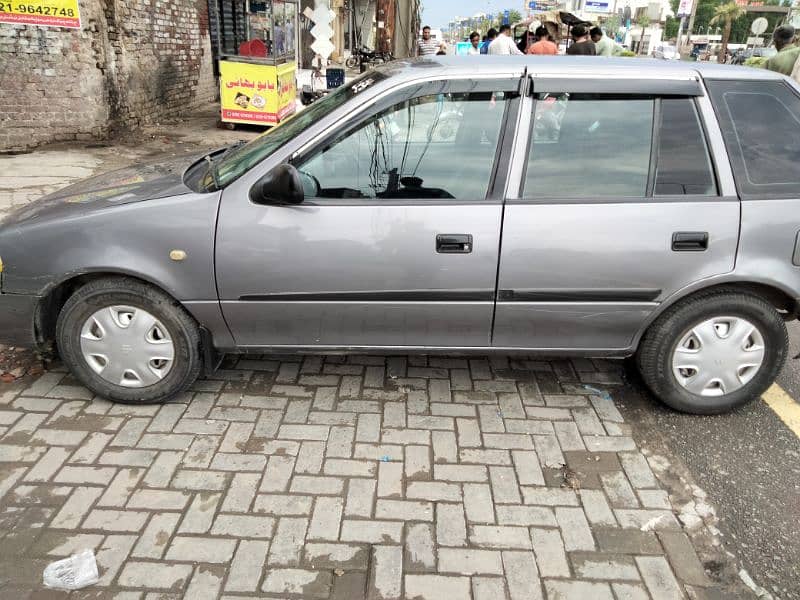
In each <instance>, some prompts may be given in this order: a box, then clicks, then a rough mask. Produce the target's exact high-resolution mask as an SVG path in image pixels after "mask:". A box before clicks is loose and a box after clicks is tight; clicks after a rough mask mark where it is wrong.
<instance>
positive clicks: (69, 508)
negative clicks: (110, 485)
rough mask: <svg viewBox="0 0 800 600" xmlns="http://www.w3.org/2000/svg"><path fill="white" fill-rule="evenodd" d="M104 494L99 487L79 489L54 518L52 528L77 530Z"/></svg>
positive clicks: (76, 489) (51, 523)
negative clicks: (96, 501) (95, 502)
mask: <svg viewBox="0 0 800 600" xmlns="http://www.w3.org/2000/svg"><path fill="white" fill-rule="evenodd" d="M102 493H103V488H99V487H77V488H75V489H74V490H73V492H72V494H71V495H70V497H69V498H68V499H67V501H66V502H65V503H64V505H63V506H62V507H61V510H59V511H58V512H57V513H56V516H55V517H53V520H52V521H51V522H50V527H55V528H56V529H76V528H77V527H78V525H80V522H81V521H82V520H83V517H84V516H85V515H86V513H88V512H89V510H91V508H92V505H93V504H94V501H95V500H97V499H98V498H99V497H100V495H101V494H102Z"/></svg>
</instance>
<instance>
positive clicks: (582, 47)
mask: <svg viewBox="0 0 800 600" xmlns="http://www.w3.org/2000/svg"><path fill="white" fill-rule="evenodd" d="M567 54H569V55H572V56H576V55H578V56H580V55H583V56H597V50H596V49H595V47H594V42H592V40H590V39H589V30H587V29H586V27H585V26H584V25H575V27H573V28H572V44H570V47H569V48H567Z"/></svg>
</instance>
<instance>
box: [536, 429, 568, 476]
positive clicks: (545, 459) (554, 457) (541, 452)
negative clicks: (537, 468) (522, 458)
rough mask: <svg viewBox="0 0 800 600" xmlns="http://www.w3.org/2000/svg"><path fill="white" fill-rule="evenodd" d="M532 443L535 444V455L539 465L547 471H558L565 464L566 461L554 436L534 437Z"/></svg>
mask: <svg viewBox="0 0 800 600" xmlns="http://www.w3.org/2000/svg"><path fill="white" fill-rule="evenodd" d="M533 442H534V444H536V454H537V455H538V456H539V463H540V464H541V466H542V467H544V468H548V469H558V468H559V467H561V465H563V464H566V462H567V461H566V459H565V458H564V455H563V454H562V453H561V447H560V446H559V445H558V438H556V436H554V435H534V436H533Z"/></svg>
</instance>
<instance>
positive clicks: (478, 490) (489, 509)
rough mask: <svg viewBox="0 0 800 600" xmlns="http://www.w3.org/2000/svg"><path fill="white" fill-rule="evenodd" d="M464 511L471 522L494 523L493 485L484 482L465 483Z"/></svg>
mask: <svg viewBox="0 0 800 600" xmlns="http://www.w3.org/2000/svg"><path fill="white" fill-rule="evenodd" d="M464 512H465V513H466V516H467V521H468V522H469V523H483V524H486V523H494V518H495V517H494V504H493V502H492V490H491V487H489V485H487V484H483V483H465V484H464Z"/></svg>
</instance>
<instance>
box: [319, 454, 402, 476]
mask: <svg viewBox="0 0 800 600" xmlns="http://www.w3.org/2000/svg"><path fill="white" fill-rule="evenodd" d="M398 464H399V463H398ZM400 467H401V468H402V465H400ZM377 470H378V469H377V465H376V463H374V462H372V461H366V460H352V459H348V458H329V459H327V460H326V461H325V466H324V468H323V472H324V473H325V475H339V476H342V477H374V476H375V473H376V472H377Z"/></svg>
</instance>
